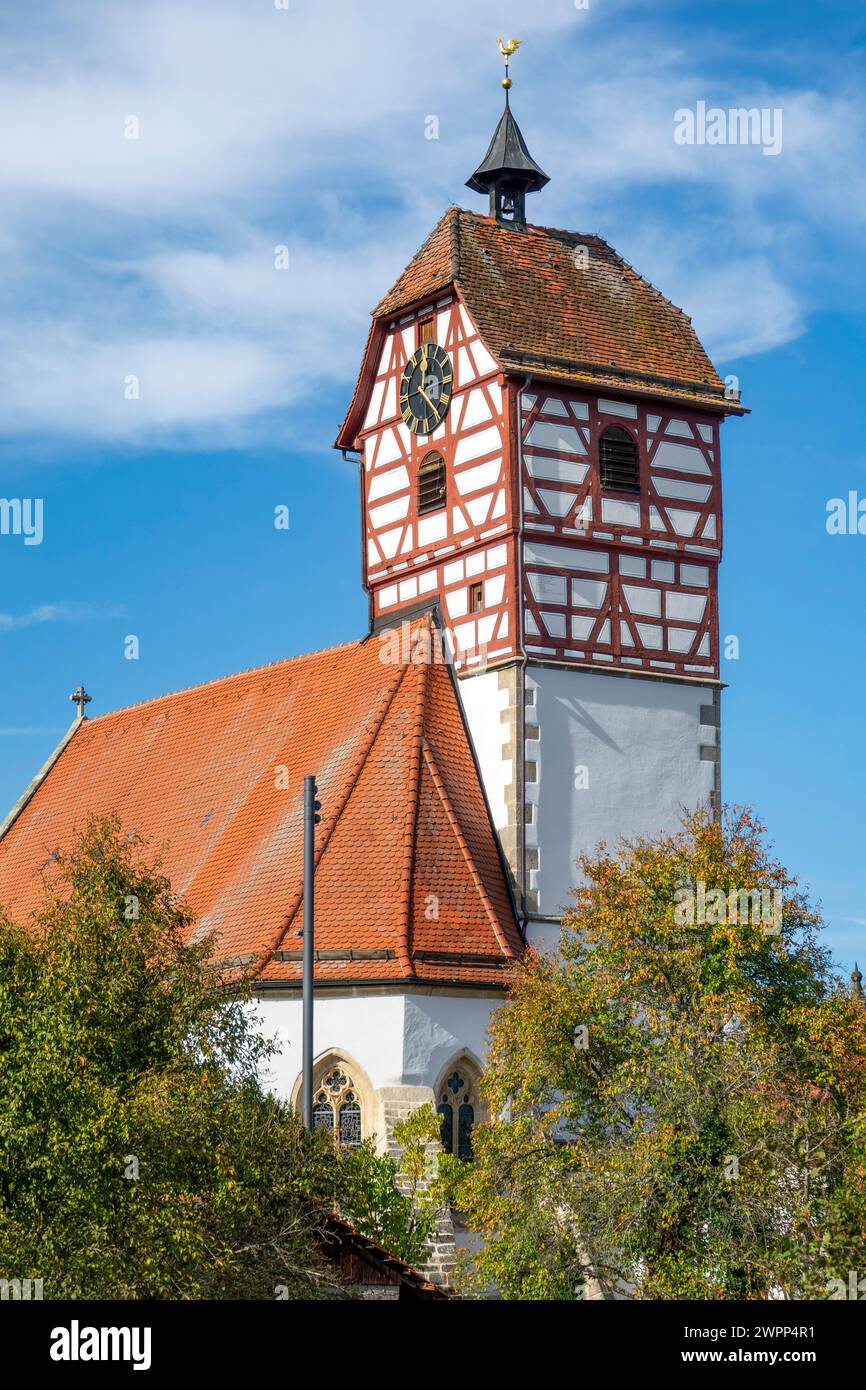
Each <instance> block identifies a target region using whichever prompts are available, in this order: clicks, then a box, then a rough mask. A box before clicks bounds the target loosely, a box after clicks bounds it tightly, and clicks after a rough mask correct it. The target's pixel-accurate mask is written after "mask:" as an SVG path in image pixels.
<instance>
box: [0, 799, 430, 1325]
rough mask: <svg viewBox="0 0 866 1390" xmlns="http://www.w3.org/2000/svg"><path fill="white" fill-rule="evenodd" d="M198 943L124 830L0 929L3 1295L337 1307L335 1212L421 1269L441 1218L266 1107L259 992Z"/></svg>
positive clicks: (105, 825)
mask: <svg viewBox="0 0 866 1390" xmlns="http://www.w3.org/2000/svg"><path fill="white" fill-rule="evenodd" d="M191 926H192V917H191V914H190V912H189V910H188V909H187V908H186V907H185V906H184V904H183V902H182V901H179V900H178V898H177V897H176V895H175V894H174V892H173V890H172V887H171V884H170V882H169V881H168V879H167V878H165V877H164V876H163V875H162V874H161V873H160V871H159V867H158V864H155V863H152V862H151V861H150V859H149V858H148V852H147V848H146V846H145V845H144V844H143V843H142V842H141V841H140V840H139V838H138V837H136V836H134V835H133V836H126V835H124V834H123V833H122V831H121V828H120V825H119V822H118V821H117V820H116V819H112V818H109V819H107V820H104V821H98V820H94V821H91V822H90V823H89V824H88V826H87V827H86V828H85V830H84V831H83V832H82V833H81V834H80V835H79V836H78V837H77V838H76V839H75V842H74V843H73V844H72V846H71V847H70V848H69V850H68V851H67V852H64V853H62V854H59V855H58V856H57V858H56V861H55V863H54V866H53V871H52V876H51V878H50V879H49V880H47V881H46V884H45V899H44V903H43V904H42V905H41V907H40V908H39V909H38V911H37V912H36V913H35V914H34V917H33V919H32V920H31V921H29V922H27V923H25V924H15V923H13V922H11V921H9V920H8V919H6V918H4V917H3V914H2V912H0V1279H10V1280H15V1279H28V1278H33V1279H41V1280H42V1284H43V1295H44V1297H45V1298H49V1299H55V1298H81V1297H85V1298H101V1299H105V1298H131V1299H135V1298H168V1299H197V1298H230V1299H239V1298H241V1299H243V1298H267V1299H274V1298H278V1299H299V1298H303V1299H309V1298H334V1297H340V1296H341V1294H342V1293H343V1292H344V1291H343V1290H341V1288H340V1287H339V1284H338V1281H337V1279H336V1277H335V1276H334V1273H333V1271H332V1270H331V1269H329V1268H328V1265H327V1263H326V1261H325V1260H324V1259H323V1258H322V1254H321V1242H320V1235H321V1232H322V1227H323V1219H324V1217H325V1216H326V1215H327V1214H328V1213H329V1212H331V1211H333V1210H336V1211H338V1212H340V1213H341V1214H342V1215H343V1216H345V1217H347V1218H348V1219H349V1220H350V1221H352V1222H353V1223H354V1224H355V1225H357V1226H358V1227H360V1228H361V1229H362V1230H363V1231H364V1232H365V1233H366V1234H368V1235H370V1236H372V1237H373V1238H374V1239H377V1240H383V1239H384V1240H386V1241H387V1242H388V1246H389V1249H390V1250H391V1251H392V1252H393V1253H395V1254H398V1255H401V1256H408V1257H411V1258H416V1259H422V1258H423V1255H424V1250H425V1245H426V1241H427V1237H428V1236H429V1232H430V1230H431V1228H432V1225H433V1219H434V1215H433V1214H432V1213H431V1211H430V1210H429V1209H428V1208H429V1205H430V1204H429V1202H428V1204H427V1207H424V1206H423V1203H422V1204H420V1209H419V1203H416V1202H414V1201H413V1198H412V1193H411V1192H405V1191H403V1186H404V1185H405V1180H406V1176H407V1174H406V1172H405V1171H401V1168H400V1166H399V1165H398V1164H397V1163H395V1161H394V1160H393V1159H392V1158H391V1157H390V1156H389V1155H382V1156H377V1155H376V1154H375V1153H374V1151H373V1149H372V1146H371V1145H366V1146H362V1150H361V1151H348V1150H346V1151H344V1150H341V1149H339V1148H338V1147H337V1146H336V1145H335V1144H334V1142H333V1140H332V1138H331V1137H330V1136H329V1135H327V1134H324V1133H321V1132H320V1133H313V1134H309V1133H305V1132H304V1130H303V1128H302V1126H301V1124H300V1122H299V1119H298V1117H297V1116H296V1115H295V1114H294V1113H293V1111H292V1109H291V1107H290V1106H289V1105H287V1104H286V1103H284V1102H283V1101H281V1100H279V1099H278V1098H277V1097H276V1096H274V1095H271V1094H269V1093H268V1092H266V1091H265V1090H263V1089H262V1086H261V1084H260V1080H259V1077H260V1075H261V1073H262V1068H263V1065H264V1064H265V1063H266V1061H267V1058H268V1056H269V1053H270V1051H271V1047H270V1045H269V1044H268V1043H266V1042H265V1041H264V1039H263V1038H262V1037H261V1035H260V1034H259V1032H258V1031H257V1027H256V1023H255V1018H254V1014H253V1012H252V1011H251V1010H250V1009H249V1008H248V1007H247V999H248V995H249V989H245V988H244V982H243V981H240V980H237V979H227V978H223V977H222V976H221V974H220V971H219V969H218V967H217V966H216V965H215V964H214V963H213V961H212V960H211V947H210V944H209V943H208V942H207V941H200V942H197V943H196V942H193V943H192V944H190V928H191ZM416 1131H418V1125H417V1124H416V1125H415V1127H414V1128H413V1130H412V1132H411V1133H407V1135H406V1150H407V1156H408V1157H407V1163H406V1164H404V1169H405V1168H406V1167H407V1164H408V1166H409V1168H412V1165H413V1164H414V1168H417V1166H418V1163H419V1162H420V1159H419V1153H422V1152H423V1150H424V1143H425V1139H424V1135H423V1134H420V1133H418V1132H416ZM414 1168H412V1172H410V1173H409V1174H408V1176H409V1177H411V1176H412V1173H414Z"/></svg>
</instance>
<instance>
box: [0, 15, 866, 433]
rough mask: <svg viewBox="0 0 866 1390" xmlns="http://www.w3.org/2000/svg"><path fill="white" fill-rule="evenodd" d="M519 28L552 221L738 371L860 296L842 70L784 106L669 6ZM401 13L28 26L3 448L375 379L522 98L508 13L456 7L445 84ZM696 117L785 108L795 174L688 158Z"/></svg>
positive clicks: (0, 404)
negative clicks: (499, 43)
mask: <svg viewBox="0 0 866 1390" xmlns="http://www.w3.org/2000/svg"><path fill="white" fill-rule="evenodd" d="M515 9H516V13H514V14H513V18H514V22H515V27H518V25H519V24H521V25H522V26H523V32H524V33H525V34H526V37H528V38H531V40H532V42H531V43H530V44H527V46H526V48H525V49H523V50H521V67H520V69H519V73H520V82H521V86H520V88H519V89H518V90H517V93H516V101H517V102H519V114H520V116H521V120H522V121H523V122H524V125H525V127H526V130H527V134H529V135H530V144H531V147H532V149H533V152H534V153H535V154H536V155H537V157H538V158H539V159H540V161H541V162H542V163H543V164H544V165H545V167H546V168H547V169H548V172H549V173H551V174H552V175H553V178H552V182H551V185H550V187H549V189H548V190H545V193H544V194H543V195H542V197H541V198H540V199H539V200H538V202H537V208H536V209H535V215H536V216H537V217H538V218H539V220H544V221H547V222H550V223H552V224H554V225H565V226H572V227H575V228H577V229H580V230H586V231H592V230H596V231H601V232H602V233H603V234H604V235H606V236H608V237H609V239H610V240H612V241H614V243H615V244H616V245H617V246H618V248H619V249H620V250H622V251H623V253H624V254H626V255H627V256H628V258H629V259H630V260H632V261H633V262H634V263H635V264H636V265H637V266H638V269H640V270H641V271H642V273H644V274H646V275H647V276H648V277H649V278H650V279H652V280H653V281H654V282H655V283H657V284H659V285H661V286H662V287H663V288H664V290H665V292H666V293H667V294H669V295H670V297H672V298H674V299H675V300H676V301H677V302H679V303H681V304H682V305H683V307H684V308H686V310H687V311H688V312H689V313H691V314H692V316H693V317H694V320H695V323H696V326H697V327H698V329H699V331H700V332H701V333H702V334H703V335H704V337H705V338H706V341H707V345H708V347H709V348H710V350H711V352H712V353H713V354H714V355H715V356H716V357H717V358H718V359H719V360H720V361H721V362H722V363H724V362H730V361H733V360H736V359H740V358H742V357H745V356H747V355H749V354H752V353H756V352H763V351H767V350H769V349H771V348H773V347H775V346H778V345H779V344H782V343H785V342H787V341H789V340H790V339H792V338H794V337H796V336H797V335H798V334H799V333H800V332H802V330H803V326H804V323H805V322H806V320H807V317H808V314H809V313H810V312H811V311H812V310H813V309H814V308H816V307H826V306H827V305H828V304H832V303H833V302H840V303H841V302H843V296H844V295H850V293H851V286H850V276H848V275H846V274H845V272H844V268H843V267H844V265H845V263H846V257H845V255H844V254H843V252H844V250H845V249H846V248H849V247H850V246H851V245H857V246H858V248H861V249H862V247H861V243H862V238H863V226H864V220H866V217H864V214H866V172H864V169H863V166H862V160H861V158H860V151H861V150H862V148H863V144H864V139H866V101H864V97H863V93H862V89H861V87H860V86H859V85H857V84H855V83H853V82H852V84H851V85H850V87H846V86H844V85H842V84H841V83H840V80H839V68H838V63H837V62H836V61H834V59H833V56H832V55H829V54H828V55H827V57H826V60H825V61H824V64H823V66H822V58H821V55H819V54H814V53H812V52H810V53H803V54H801V55H800V64H799V68H798V66H797V61H796V56H793V57H790V58H789V60H788V63H787V67H786V68H785V77H784V82H782V80H781V79H780V80H779V81H778V82H777V84H776V85H775V86H774V85H773V84H772V83H770V82H768V81H762V82H759V81H757V80H756V79H755V78H754V76H753V75H752V74H751V73H750V71H749V69H748V67H747V66H746V65H745V60H744V58H743V55H742V54H741V53H739V52H738V51H737V49H736V48H735V47H734V45H733V44H731V42H730V38H729V36H727V35H726V32H725V30H724V28H720V29H719V38H718V43H717V44H716V45H713V44H712V43H708V44H706V45H705V46H704V47H703V48H701V49H696V48H695V47H694V46H693V45H684V44H682V43H680V42H675V41H674V40H673V39H672V37H671V35H670V33H669V32H668V30H667V28H666V26H665V20H664V13H663V9H662V11H659V9H658V7H655V6H653V7H649V6H646V5H643V4H632V5H629V4H626V3H620V4H618V5H609V6H596V7H593V8H592V9H591V10H589V11H586V12H583V13H580V12H576V11H574V10H572V9H571V8H570V7H569V6H566V5H563V6H561V7H549V8H548V9H547V11H546V12H545V13H544V14H541V13H539V7H538V6H530V5H529V4H528V3H526V4H517V6H516V7H514V6H513V7H512V11H515ZM376 15H377V21H378V22H377V23H376V24H373V23H371V22H370V17H369V12H368V11H367V10H365V9H364V8H363V7H359V6H358V5H357V4H356V3H354V0H332V3H331V4H330V5H328V6H317V5H313V4H306V3H304V0H292V4H291V6H290V8H289V9H288V10H278V9H276V7H272V6H267V5H266V6H263V7H261V8H256V9H253V10H251V9H250V7H248V6H241V5H239V4H238V3H237V0H233V2H232V0H211V2H210V3H209V4H208V5H207V6H206V7H201V6H198V5H195V4H192V3H188V0H179V2H178V3H172V4H167V3H164V0H153V3H151V4H148V5H147V6H139V7H137V9H136V11H135V16H134V19H131V18H130V15H129V13H128V12H123V13H121V12H120V11H119V10H118V8H117V7H116V6H114V5H112V4H110V3H108V0H94V3H91V4H89V5H87V6H82V7H77V8H75V9H74V10H72V11H70V10H69V7H66V6H62V5H60V4H59V3H49V4H48V5H47V6H44V7H41V9H40V20H39V22H34V23H32V24H31V23H30V17H29V16H28V28H27V32H26V34H22V33H20V32H18V31H17V30H16V29H15V27H14V26H15V24H16V16H15V14H14V13H13V12H12V11H7V14H6V16H4V21H3V22H4V23H5V25H6V26H7V32H6V35H5V38H3V37H0V57H2V59H3V63H2V71H3V73H4V76H3V78H2V80H0V123H2V125H3V128H4V129H6V130H13V129H14V131H15V139H9V140H6V141H4V142H3V143H2V145H0V180H2V183H3V187H4V189H5V190H6V194H7V197H6V200H5V207H4V210H3V211H2V212H0V283H2V284H3V285H4V286H5V288H4V289H3V291H2V292H0V431H3V432H5V433H7V434H18V435H22V434H29V433H36V432H38V433H39V434H40V435H44V434H45V433H53V434H54V435H55V437H58V436H60V437H66V436H72V437H76V438H88V437H90V438H97V439H108V440H118V439H120V440H123V441H124V442H125V443H128V444H135V443H141V444H145V443H148V444H153V443H160V442H164V441H165V442H169V443H171V444H172V445H174V446H178V445H188V446H191V447H196V446H201V445H203V444H212V443H213V442H214V440H215V439H218V440H219V441H220V442H221V443H223V444H227V445H241V444H243V443H244V442H245V441H246V440H247V439H248V438H249V432H250V431H251V430H253V429H255V430H260V429H261V427H262V421H263V420H269V421H271V422H272V427H273V428H276V429H280V430H281V429H283V428H284V422H276V416H277V415H278V414H279V413H280V412H285V411H287V410H288V409H290V408H292V407H293V405H294V404H295V403H296V402H298V400H299V399H300V398H301V397H302V396H303V395H311V394H312V393H314V391H315V387H316V385H317V384H318V383H321V382H333V381H335V380H338V379H339V380H345V381H346V383H347V387H348V380H349V378H351V375H352V373H353V370H354V368H355V366H356V364H357V356H358V351H359V346H360V342H361V340H362V338H363V331H364V326H365V320H366V315H367V313H368V311H369V308H370V307H371V305H372V304H373V303H374V302H375V300H376V299H377V298H378V296H379V294H380V293H381V292H382V290H383V289H384V288H385V287H386V286H387V284H388V283H389V281H390V280H391V279H392V278H393V277H394V276H395V275H396V274H397V273H398V272H399V270H400V269H401V268H402V265H403V264H404V263H405V261H406V259H407V258H408V256H409V255H411V253H412V252H413V251H414V250H415V248H416V247H417V245H418V244H419V243H420V241H421V240H422V239H423V236H424V235H425V234H426V232H427V231H429V229H430V227H431V226H432V224H433V222H434V221H435V219H436V217H437V216H438V215H439V213H440V212H441V211H442V209H443V207H444V206H445V205H447V203H448V202H449V201H451V200H453V199H459V200H461V201H466V202H467V203H470V204H471V203H473V199H472V197H471V195H469V194H468V193H467V192H466V191H465V190H464V189H463V180H464V179H465V177H466V176H467V174H468V172H469V171H470V169H471V168H472V166H473V164H474V163H475V162H477V159H478V157H479V155H480V154H481V153H482V152H483V148H484V143H485V141H486V138H487V136H488V135H489V131H490V129H491V128H492V125H493V122H494V120H495V118H496V114H497V106H498V97H497V95H496V93H497V88H496V82H497V80H498V72H497V69H496V62H497V59H496V55H495V52H491V38H490V35H491V34H492V33H497V32H499V26H500V10H499V7H498V5H494V4H493V3H492V0H479V3H478V4H476V5H474V6H473V7H472V9H471V11H468V10H467V9H466V7H465V6H464V5H458V4H457V0H443V3H442V5H441V6H440V12H439V18H440V21H441V22H440V23H439V24H438V25H437V35H436V55H437V61H436V62H435V63H430V64H424V63H420V64H419V62H418V53H419V52H420V51H426V50H427V48H428V45H429V33H428V28H429V20H428V17H427V15H426V12H425V11H423V9H419V10H418V11H417V12H415V11H413V10H411V9H409V10H407V9H406V7H405V6H403V5H398V4H397V3H396V0H382V2H381V3H380V5H379V6H378V7H377V11H376ZM389 19H390V20H393V22H389ZM384 28H387V34H388V38H387V42H383V38H382V33H383V30H384ZM518 32H521V29H520V27H518ZM49 35H50V38H51V40H52V42H49V41H48V39H49ZM52 55H53V56H52ZM578 59H579V61H578ZM798 75H799V76H798ZM822 75H823V87H822ZM697 100H705V101H707V102H708V103H710V104H717V105H721V106H724V107H728V106H731V105H744V106H748V105H758V106H770V107H780V108H781V109H782V111H783V114H784V144H783V149H782V153H781V154H780V155H779V157H778V158H774V159H767V158H763V157H762V155H761V152H760V150H758V149H749V148H742V147H740V148H732V147H709V146H702V147H696V146H692V147H683V146H678V145H676V144H675V142H674V140H673V127H674V112H675V110H676V109H677V108H679V107H681V106H688V105H692V104H694V102H695V101H697ZM430 114H435V115H437V117H438V118H439V121H440V135H439V139H438V140H436V141H430V140H426V139H425V138H424V123H425V120H426V118H427V116H428V115H430ZM130 117H133V118H134V119H135V121H136V122H137V123H138V138H137V139H127V138H125V133H126V132H127V131H128V130H129V128H130V127H129V118H130ZM842 187H844V189H845V196H844V197H839V196H838V189H839V188H842ZM58 227H62V228H63V238H62V244H63V248H64V249H63V255H62V258H60V257H59V256H58V231H57V229H58ZM277 244H286V245H288V247H289V252H290V268H289V269H288V270H287V271H280V270H277V269H275V266H274V259H273V256H274V246H275V245H277ZM858 259H859V257H858ZM132 377H135V378H137V379H138V394H137V396H136V395H135V394H134V393H133V394H132V395H130V392H129V390H128V380H129V379H130V378H132Z"/></svg>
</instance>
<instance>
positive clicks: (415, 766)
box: [397, 633, 429, 975]
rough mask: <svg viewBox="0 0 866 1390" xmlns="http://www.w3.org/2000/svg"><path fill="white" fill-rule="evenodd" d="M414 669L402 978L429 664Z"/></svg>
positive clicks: (407, 960) (407, 952)
mask: <svg viewBox="0 0 866 1390" xmlns="http://www.w3.org/2000/svg"><path fill="white" fill-rule="evenodd" d="M420 637H421V634H420V633H419V635H418V637H417V638H416V644H415V647H413V651H412V655H414V652H415V651H416V650H417V644H418V642H419V641H420ZM409 661H410V663H411V664H413V665H415V666H416V667H417V666H419V665H420V668H421V669H420V673H419V675H418V676H417V689H416V691H415V707H414V709H413V711H412V738H413V740H414V743H415V747H414V749H413V751H412V759H411V762H410V764H409V774H408V777H407V788H406V823H405V825H404V828H403V868H402V872H401V875H400V878H401V883H400V889H401V897H402V902H401V906H400V940H399V943H398V947H397V955H398V959H399V961H400V965H401V966H402V968H403V971H404V974H406V975H413V974H414V973H415V972H414V968H413V966H412V954H411V936H412V886H413V883H414V877H415V874H414V865H415V838H416V835H417V833H418V802H419V793H420V789H421V756H422V748H423V746H424V716H425V711H426V705H427V688H428V670H429V664H428V663H427V662H426V661H422V662H412V656H410V658H409Z"/></svg>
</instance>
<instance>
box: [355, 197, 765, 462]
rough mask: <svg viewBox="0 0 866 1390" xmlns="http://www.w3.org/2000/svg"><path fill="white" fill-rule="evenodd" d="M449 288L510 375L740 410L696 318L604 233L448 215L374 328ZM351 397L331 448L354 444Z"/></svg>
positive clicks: (381, 306)
mask: <svg viewBox="0 0 866 1390" xmlns="http://www.w3.org/2000/svg"><path fill="white" fill-rule="evenodd" d="M581 247H583V248H585V250H586V257H585V264H584V263H583V259H582V258H581V257H578V255H577V254H576V252H577V251H578V248H581ZM450 285H456V286H457V287H458V288H459V291H460V293H461V295H462V297H463V300H464V302H465V304H466V306H467V308H468V309H469V312H470V313H471V315H472V317H473V319H474V321H475V324H476V326H477V328H478V330H479V332H480V333H481V336H482V338H483V339H484V342H485V343H486V345H487V347H488V348H489V350H490V351H491V352H492V353H493V355H494V356H495V357H496V358H497V359H498V361H499V363H500V365H501V366H502V367H503V368H504V369H506V370H510V371H513V372H519V373H522V374H526V373H532V374H534V375H536V376H543V377H551V378H554V379H561V380H563V381H568V382H574V383H579V384H584V385H590V384H591V385H594V386H600V387H602V388H604V389H605V390H620V391H623V390H624V391H639V392H641V393H642V394H651V395H655V396H659V397H662V398H671V399H676V400H681V401H683V402H684V403H685V402H691V403H692V404H702V405H711V406H712V407H713V408H714V409H716V410H722V411H725V412H726V413H730V414H741V413H743V410H744V408H743V407H742V406H741V405H740V404H739V402H737V401H733V400H726V399H725V396H724V384H723V382H722V380H721V378H720V377H719V375H718V373H717V371H716V369H715V367H714V366H713V364H712V362H711V361H710V359H709V357H708V356H707V354H706V352H705V351H704V348H703V346H702V344H701V342H700V339H699V338H698V335H697V333H696V332H695V330H694V328H693V327H692V322H691V319H690V318H688V316H687V315H686V314H684V313H683V311H682V309H678V308H677V307H676V305H675V304H672V303H671V301H670V300H669V299H666V298H665V296H664V295H663V294H662V293H661V292H660V291H659V290H657V289H656V288H655V286H654V285H651V284H650V283H649V281H648V280H644V279H643V277H642V276H640V275H638V273H637V271H636V270H634V269H633V267H632V266H630V265H629V264H628V262H627V261H625V260H623V258H622V257H621V256H620V255H619V254H618V253H617V252H616V251H615V250H614V249H613V247H612V246H610V245H609V244H608V243H607V242H606V241H604V240H603V239H602V238H601V237H599V236H592V235H584V234H581V233H578V232H565V231H558V230H556V229H555V228H552V227H534V226H529V227H527V229H526V230H525V231H522V232H521V231H515V230H514V229H513V228H509V227H503V226H501V225H500V224H499V223H498V222H497V221H496V220H495V218H492V217H490V216H487V215H483V214H481V213H477V212H467V211H465V210H464V209H463V208H458V207H451V208H449V209H448V211H447V212H446V213H445V215H444V216H443V217H442V218H441V219H440V220H439V222H438V223H437V225H436V226H435V227H434V229H433V231H432V232H431V234H430V236H429V237H428V238H427V240H426V241H425V242H424V245H423V246H422V247H421V248H420V250H419V251H417V252H416V254H415V255H414V256H413V258H412V260H411V261H410V262H409V264H408V265H407V267H406V269H405V270H404V271H403V273H402V274H401V275H399V276H398V278H397V280H396V281H395V282H394V284H393V285H392V286H391V289H390V290H389V291H388V293H387V294H386V295H384V296H383V298H382V299H380V301H379V303H378V304H377V305H376V308H375V309H374V311H373V319H374V325H376V324H378V325H380V326H381V325H382V323H383V321H384V320H387V319H389V318H392V317H393V316H394V315H396V314H399V313H400V312H401V311H402V310H404V309H407V308H408V307H409V306H410V305H412V304H414V303H416V302H417V301H418V300H423V299H425V298H427V297H430V296H433V295H435V294H438V293H440V292H441V291H442V290H444V289H446V288H447V287H448V286H450ZM363 375H364V373H363V369H362V376H363ZM358 395H359V393H358V391H357V388H356V393H355V396H354V397H353V405H352V407H350V411H349V414H348V415H347V418H346V421H345V422H344V425H343V428H342V430H341V432H340V437H339V439H338V441H337V442H338V444H339V445H341V446H342V447H344V448H345V447H350V446H351V445H352V444H354V439H351V440H349V443H348V444H347V440H348V439H349V436H350V435H352V434H353V433H356V431H357V420H356V410H357V408H358V406H359V400H358Z"/></svg>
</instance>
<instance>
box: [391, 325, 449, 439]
mask: <svg viewBox="0 0 866 1390" xmlns="http://www.w3.org/2000/svg"><path fill="white" fill-rule="evenodd" d="M453 384H454V369H453V368H452V366H451V359H450V357H449V356H448V353H447V352H446V351H445V349H444V348H443V347H439V345H438V343H422V344H421V346H420V347H419V348H418V350H417V351H416V352H413V354H412V356H411V357H410V358H409V361H408V362H407V363H406V368H405V371H404V372H403V379H402V381H401V382H400V414H401V415H402V416H403V420H404V421H405V423H406V424H407V425H408V426H409V428H410V430H411V431H412V433H413V434H432V433H433V431H434V430H435V429H436V427H437V425H441V423H442V421H443V420H444V419H445V416H446V415H447V413H448V407H449V405H450V404H451V391H452V387H453Z"/></svg>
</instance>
